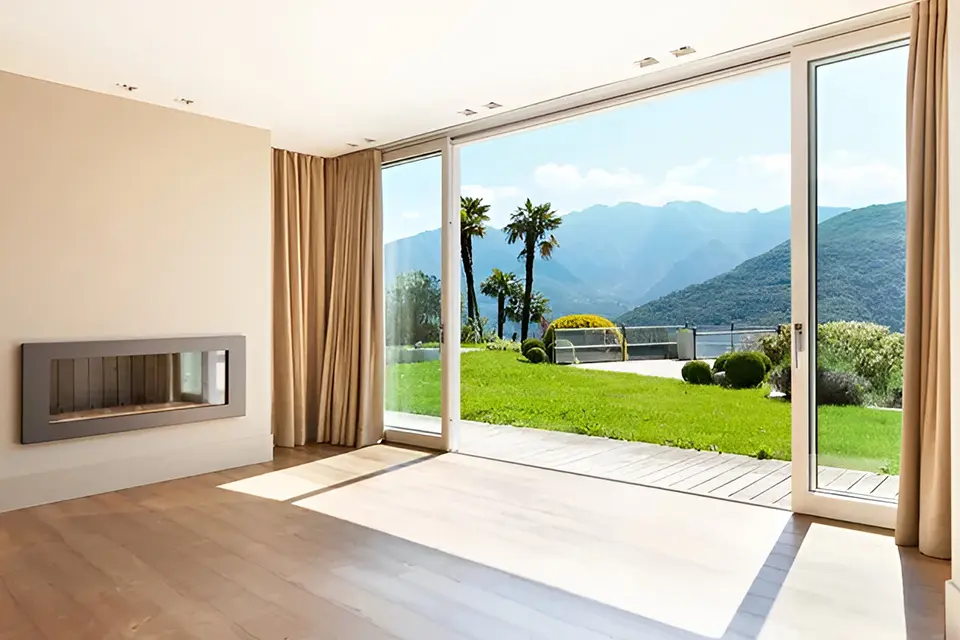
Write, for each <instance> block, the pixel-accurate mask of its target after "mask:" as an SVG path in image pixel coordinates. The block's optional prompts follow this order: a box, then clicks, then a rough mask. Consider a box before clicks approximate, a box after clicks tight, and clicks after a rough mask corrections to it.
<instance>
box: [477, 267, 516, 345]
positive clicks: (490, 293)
mask: <svg viewBox="0 0 960 640" xmlns="http://www.w3.org/2000/svg"><path fill="white" fill-rule="evenodd" d="M522 291H523V287H521V286H520V281H518V280H517V276H515V275H514V274H512V273H504V272H503V271H500V269H496V268H494V270H493V273H491V274H490V276H489V277H488V278H487V279H486V280H484V281H483V282H481V283H480V293H482V294H483V295H485V296H487V297H488V298H496V299H497V337H498V338H500V339H501V340H502V339H503V323H504V322H506V320H507V300H511V299H513V298H515V297H519V296H520V295H521V292H522Z"/></svg>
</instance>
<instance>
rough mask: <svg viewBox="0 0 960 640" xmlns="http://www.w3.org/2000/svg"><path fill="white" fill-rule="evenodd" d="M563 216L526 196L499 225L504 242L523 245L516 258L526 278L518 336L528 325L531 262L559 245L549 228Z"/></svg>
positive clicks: (555, 224)
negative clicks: (520, 204)
mask: <svg viewBox="0 0 960 640" xmlns="http://www.w3.org/2000/svg"><path fill="white" fill-rule="evenodd" d="M562 222H563V219H562V218H561V217H560V215H559V214H557V212H556V211H554V210H553V209H551V208H550V203H549V202H545V203H543V204H538V205H536V206H534V204H533V203H532V202H530V198H527V201H526V202H525V203H524V204H523V206H522V207H517V210H516V211H514V212H513V215H511V216H510V224H508V225H507V226H505V227H504V228H503V231H504V233H506V234H507V242H508V243H509V244H514V243H515V242H518V241H519V242H521V244H522V245H523V248H522V249H521V250H520V255H518V256H517V258H518V259H520V260H523V261H524V262H525V265H526V281H525V282H524V290H523V312H522V314H521V319H520V322H521V324H520V338H521V339H522V340H526V338H527V330H528V329H529V326H530V297H531V294H532V293H533V262H534V260H535V259H536V257H537V254H538V253H539V254H540V257H541V258H543V259H544V260H549V259H550V256H552V255H553V250H554V249H556V248H557V247H558V246H560V243H558V242H557V239H556V238H555V237H553V234H552V233H550V232H551V231H554V230H556V229H557V228H559V227H560V224H561V223H562Z"/></svg>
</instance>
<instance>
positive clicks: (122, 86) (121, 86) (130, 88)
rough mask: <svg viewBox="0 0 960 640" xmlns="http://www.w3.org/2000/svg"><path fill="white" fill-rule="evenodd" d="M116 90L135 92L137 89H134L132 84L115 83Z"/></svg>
mask: <svg viewBox="0 0 960 640" xmlns="http://www.w3.org/2000/svg"><path fill="white" fill-rule="evenodd" d="M117 88H118V89H123V90H124V91H136V90H137V88H136V87H135V86H133V85H132V84H124V83H122V82H118V83H117Z"/></svg>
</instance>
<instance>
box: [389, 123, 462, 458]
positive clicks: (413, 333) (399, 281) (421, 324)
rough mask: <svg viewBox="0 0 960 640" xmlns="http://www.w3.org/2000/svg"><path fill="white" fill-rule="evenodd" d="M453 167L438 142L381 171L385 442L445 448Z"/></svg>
mask: <svg viewBox="0 0 960 640" xmlns="http://www.w3.org/2000/svg"><path fill="white" fill-rule="evenodd" d="M451 163H452V156H451V153H450V150H449V144H447V143H446V141H439V142H436V143H430V144H426V145H419V146H418V147H416V148H412V149H409V150H404V151H403V152H402V153H400V154H386V155H385V157H384V164H383V173H382V185H383V287H384V292H383V294H384V296H383V298H384V339H385V343H386V344H385V361H386V371H385V376H384V408H385V412H384V426H385V431H386V439H387V440H388V441H392V442H400V443H405V444H411V445H416V446H423V447H428V448H436V449H443V450H448V449H450V448H451V443H452V442H453V439H452V438H451V430H450V428H449V425H451V424H453V417H454V415H453V414H451V413H450V411H449V407H450V406H451V404H450V402H449V397H448V396H450V393H451V392H450V385H449V384H447V383H446V382H445V381H444V378H445V376H447V375H448V374H447V372H449V371H456V370H457V369H458V368H459V340H458V338H459V335H460V327H459V303H458V299H459V278H458V277H457V276H458V273H457V271H453V272H452V275H451V272H450V264H449V263H450V260H447V259H445V256H447V255H449V254H450V253H451V252H453V254H454V255H457V252H458V251H459V249H458V246H457V245H458V243H457V240H458V238H459V236H458V235H456V234H455V233H452V232H451V228H452V227H456V230H457V231H458V230H459V206H457V207H455V208H453V209H451V207H450V206H448V205H449V203H450V198H449V197H447V193H446V190H445V187H444V185H446V184H448V183H449V182H450V181H449V180H447V179H446V177H447V174H448V172H449V171H450V170H451ZM451 222H452V223H453V225H452V226H451V224H450V223H451ZM456 265H457V263H456V262H454V266H455V267H456ZM451 301H452V302H451ZM451 308H452V311H453V312H452V314H451ZM448 344H451V345H452V348H447V345H448ZM458 402H459V401H458V400H457V401H456V403H457V404H455V405H454V406H457V405H458Z"/></svg>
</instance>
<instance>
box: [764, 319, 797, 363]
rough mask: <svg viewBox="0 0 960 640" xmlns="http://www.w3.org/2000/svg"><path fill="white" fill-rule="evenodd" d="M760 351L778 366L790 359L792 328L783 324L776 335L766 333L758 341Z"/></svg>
mask: <svg viewBox="0 0 960 640" xmlns="http://www.w3.org/2000/svg"><path fill="white" fill-rule="evenodd" d="M757 342H759V344H760V350H761V351H763V353H764V354H765V355H766V356H767V357H768V358H770V362H771V363H772V364H773V365H774V366H777V365H779V364H782V363H783V362H784V361H785V360H787V359H789V358H790V326H789V325H786V324H782V325H780V326H779V327H778V328H777V332H776V333H765V334H764V335H762V336H760V337H759V338H758V339H757Z"/></svg>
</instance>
